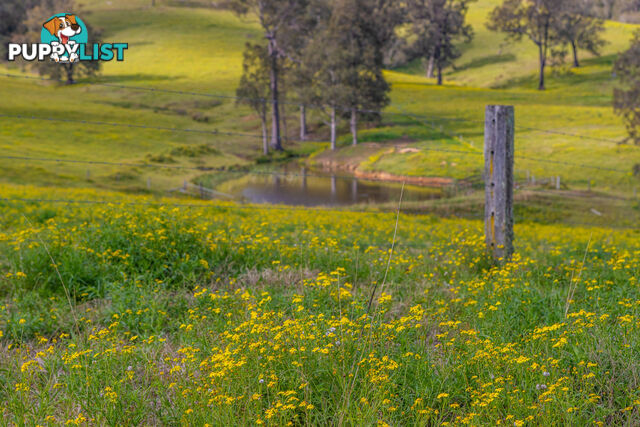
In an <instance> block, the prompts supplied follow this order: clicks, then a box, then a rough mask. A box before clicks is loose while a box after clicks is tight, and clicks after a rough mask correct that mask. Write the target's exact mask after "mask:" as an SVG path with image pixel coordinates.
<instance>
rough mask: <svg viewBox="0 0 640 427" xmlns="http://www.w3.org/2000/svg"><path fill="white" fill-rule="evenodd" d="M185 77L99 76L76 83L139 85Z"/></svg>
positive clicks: (147, 75)
mask: <svg viewBox="0 0 640 427" xmlns="http://www.w3.org/2000/svg"><path fill="white" fill-rule="evenodd" d="M182 77H185V76H166V75H159V74H114V75H108V76H99V77H98V78H83V79H79V80H78V83H89V84H91V83H97V84H99V83H140V82H165V81H176V80H179V79H181V78H182Z"/></svg>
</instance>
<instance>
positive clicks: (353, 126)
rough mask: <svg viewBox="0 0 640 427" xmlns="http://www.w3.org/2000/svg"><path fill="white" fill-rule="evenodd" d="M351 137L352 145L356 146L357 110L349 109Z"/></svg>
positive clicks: (354, 108)
mask: <svg viewBox="0 0 640 427" xmlns="http://www.w3.org/2000/svg"><path fill="white" fill-rule="evenodd" d="M351 136H353V145H358V110H357V109H356V107H351Z"/></svg>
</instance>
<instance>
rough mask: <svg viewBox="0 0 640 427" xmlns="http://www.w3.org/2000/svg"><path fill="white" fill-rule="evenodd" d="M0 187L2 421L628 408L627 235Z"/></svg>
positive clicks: (243, 420)
mask: <svg viewBox="0 0 640 427" xmlns="http://www.w3.org/2000/svg"><path fill="white" fill-rule="evenodd" d="M0 191H1V192H2V194H3V195H4V196H5V197H10V198H27V199H42V198H50V199H74V198H75V199H82V200H94V201H96V204H93V205H66V204H63V203H34V202H11V203H9V202H2V203H0V214H1V215H2V217H3V218H4V220H3V221H2V223H1V224H0V227H1V228H0V240H1V241H2V242H0V253H1V254H2V258H1V259H2V262H1V264H0V273H1V275H0V277H1V278H0V300H1V301H0V349H1V350H2V351H0V379H1V381H0V399H1V400H2V402H3V405H2V406H1V407H0V408H1V409H0V420H2V422H3V423H4V424H34V425H35V424H40V425H58V424H64V423H75V424H77V425H79V424H85V423H87V424H123V425H139V424H197V425H205V423H208V424H209V425H232V424H233V425H247V424H263V423H264V424H268V425H283V424H287V423H293V424H327V423H340V421H341V422H343V423H345V424H349V425H351V424H366V425H372V424H376V423H378V424H380V425H413V424H421V425H436V424H437V425H447V424H445V423H454V424H460V423H463V422H466V423H471V424H474V425H497V424H502V423H505V424H509V425H512V424H513V425H557V424H573V425H586V424H599V423H603V424H613V425H619V424H635V422H636V421H637V420H638V417H640V415H639V413H638V411H639V408H640V395H638V387H639V386H640V384H638V369H639V366H638V360H639V350H640V342H639V341H638V337H639V336H640V335H639V333H638V328H639V327H640V320H639V317H638V306H639V304H640V295H639V294H638V283H637V282H638V277H639V276H638V275H639V274H640V264H639V262H638V260H640V256H639V255H640V247H639V246H638V241H639V240H638V233H637V232H633V231H618V232H614V231H611V230H607V229H599V228H593V229H584V228H566V227H558V226H541V225H530V224H522V223H520V224H518V226H517V227H516V236H517V249H518V252H517V255H516V257H515V258H514V261H513V262H512V263H510V264H508V265H507V266H505V267H496V266H492V265H491V263H490V261H489V260H488V259H487V258H486V256H485V251H484V244H483V238H482V224H481V223H480V222H478V221H464V220H445V219H437V218H432V217H425V216H406V215H401V216H400V219H399V222H398V228H397V238H396V244H395V246H394V250H393V251H390V250H389V248H390V247H391V244H392V241H393V235H394V234H396V233H395V232H394V228H395V223H396V218H395V215H394V214H381V213H357V212H339V211H313V210H305V209H298V210H273V209H268V208H258V207H249V206H245V207H244V208H243V207H237V206H234V205H228V204H226V205H225V204H210V203H204V202H194V203H192V204H191V207H187V206H174V205H173V204H175V203H180V202H181V201H180V200H172V199H161V200H158V199H152V198H148V197H139V196H138V197H133V196H132V197H126V198H121V196H119V195H118V194H115V193H109V192H104V191H100V192H96V191H91V190H65V189H58V188H51V189H48V190H42V189H38V188H33V187H25V186H7V185H2V186H1V187H0ZM101 201H105V202H112V204H103V203H100V202H101ZM114 202H115V203H120V202H122V203H126V205H120V204H113V203H114ZM149 203H152V204H153V205H151V206H150V205H148V204H149ZM267 218H268V220H267ZM371 299H372V300H373V305H372V308H371V310H367V307H368V305H369V301H370V300H371ZM26 402H29V404H27V403H26Z"/></svg>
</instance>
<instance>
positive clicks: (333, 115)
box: [331, 107, 336, 151]
mask: <svg viewBox="0 0 640 427" xmlns="http://www.w3.org/2000/svg"><path fill="white" fill-rule="evenodd" d="M335 149H336V108H335V107H332V108H331V150H332V151H335Z"/></svg>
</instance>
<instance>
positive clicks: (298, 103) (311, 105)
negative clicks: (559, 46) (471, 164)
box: [0, 73, 621, 145]
mask: <svg viewBox="0 0 640 427" xmlns="http://www.w3.org/2000/svg"><path fill="white" fill-rule="evenodd" d="M0 76H3V77H8V78H15V79H30V80H40V81H58V80H57V79H54V78H46V77H36V76H28V75H17V74H10V73H0ZM79 84H82V83H79ZM86 84H88V85H93V86H105V87H111V88H119V89H127V90H138V91H147V92H160V93H170V94H176V95H190V96H202V97H208V98H220V99H230V100H242V101H261V102H266V101H269V100H268V99H265V98H252V97H241V96H234V95H226V94H215V93H205V92H192V91H181V90H174V89H162V88H156V87H143V86H131V85H118V84H114V83H104V82H87V83H86ZM279 103H280V104H286V105H295V106H298V107H300V106H304V107H307V108H312V109H320V110H325V109H326V108H327V107H328V106H327V105H322V104H314V103H305V102H302V101H287V100H281V101H279ZM391 106H396V105H394V104H392V105H391ZM336 109H337V110H340V111H345V112H351V111H352V110H353V108H352V107H345V106H338V107H336ZM356 112H358V113H363V114H379V113H383V114H388V115H401V116H412V117H415V118H427V119H435V120H440V121H453V122H466V123H473V124H476V125H477V124H484V121H482V120H472V119H465V118H461V117H442V116H422V115H418V114H415V113H394V112H390V111H389V112H380V111H378V110H370V109H356ZM515 127H516V128H518V129H522V130H528V131H533V132H542V133H548V134H554V135H562V136H570V137H573V138H579V139H584V140H592V141H600V142H607V143H613V144H616V145H620V144H621V141H620V140H615V139H609V138H602V137H595V136H589V135H582V134H574V133H569V132H563V131H557V130H552V129H541V128H536V127H531V126H521V125H518V124H516V125H515Z"/></svg>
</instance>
